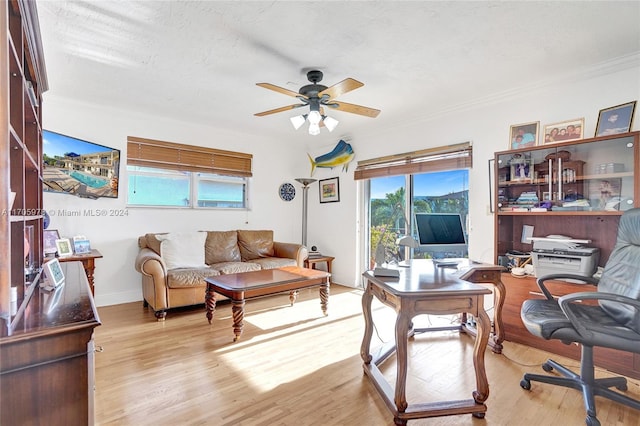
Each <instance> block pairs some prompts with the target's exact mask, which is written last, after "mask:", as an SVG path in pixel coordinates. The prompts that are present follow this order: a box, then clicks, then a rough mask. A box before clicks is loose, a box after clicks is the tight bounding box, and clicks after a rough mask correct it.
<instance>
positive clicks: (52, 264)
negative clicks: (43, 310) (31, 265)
mask: <svg viewBox="0 0 640 426" xmlns="http://www.w3.org/2000/svg"><path fill="white" fill-rule="evenodd" d="M43 268H44V274H45V279H44V281H43V283H44V284H45V287H46V288H52V289H53V288H56V287H59V286H60V285H62V283H64V272H62V267H61V266H60V262H59V261H58V259H51V260H49V261H48V262H46V263H45V264H44V265H43Z"/></svg>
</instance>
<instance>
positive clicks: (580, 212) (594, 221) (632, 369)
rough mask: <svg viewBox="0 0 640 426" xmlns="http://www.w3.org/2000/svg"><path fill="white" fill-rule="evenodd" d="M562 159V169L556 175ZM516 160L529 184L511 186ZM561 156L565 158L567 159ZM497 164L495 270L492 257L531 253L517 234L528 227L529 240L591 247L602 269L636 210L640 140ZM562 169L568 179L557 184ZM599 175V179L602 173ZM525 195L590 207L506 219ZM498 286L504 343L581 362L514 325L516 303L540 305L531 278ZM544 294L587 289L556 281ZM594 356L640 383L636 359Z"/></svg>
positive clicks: (605, 140)
mask: <svg viewBox="0 0 640 426" xmlns="http://www.w3.org/2000/svg"><path fill="white" fill-rule="evenodd" d="M560 154H561V155H562V156H564V157H565V160H566V161H565V162H564V163H560V165H559V167H557V165H558V162H557V157H558V156H559V155H560ZM514 156H516V158H518V160H519V159H521V158H527V159H529V160H528V161H530V164H531V167H532V168H533V175H532V176H531V177H530V179H524V180H520V181H511V180H510V179H509V178H510V164H509V159H510V158H513V157H514ZM567 156H569V157H570V158H569V159H567V158H566V157H567ZM549 160H551V161H549ZM495 164H496V166H495V169H494V176H495V188H496V190H495V198H494V200H495V205H494V211H495V212H496V213H495V223H494V225H495V227H494V230H495V240H494V247H495V249H496V250H495V259H494V261H495V262H498V256H504V255H505V254H506V253H507V252H509V251H512V250H517V251H520V252H529V251H531V249H532V245H531V244H527V243H523V242H522V241H521V236H522V229H523V226H524V225H529V226H533V227H534V235H533V236H536V237H543V236H547V235H553V234H555V235H567V236H570V237H572V238H578V239H588V240H591V243H590V244H588V245H589V246H593V247H598V248H599V249H600V259H599V266H604V265H605V263H606V262H607V259H609V256H610V255H611V251H612V250H613V246H614V245H615V242H616V236H617V229H618V222H619V221H620V216H621V215H622V214H623V212H624V210H626V209H629V208H633V207H640V170H638V165H639V164H640V132H630V133H624V134H618V135H611V136H606V137H599V138H591V139H583V140H579V141H573V142H563V143H558V144H552V145H543V146H539V147H535V148H530V149H519V150H514V151H502V152H497V153H496V154H495ZM603 165H604V166H608V165H615V166H611V167H610V168H613V169H616V168H617V169H618V170H614V171H608V170H606V167H602V166H603ZM556 167H557V168H556ZM565 169H568V170H571V171H570V172H568V175H567V174H565V176H563V173H562V172H563V171H564V170H565ZM603 169H605V172H604V173H603V172H601V171H602V170H603ZM620 169H621V170H620ZM549 170H551V173H549ZM558 177H560V180H563V182H562V186H559V185H558ZM603 182H606V183H607V184H608V185H609V184H611V183H614V193H612V194H606V193H602V194H599V193H598V191H599V190H600V189H601V188H603V187H604V186H603ZM524 191H526V192H529V193H535V194H536V196H537V198H538V200H539V201H542V200H544V196H545V193H550V195H549V199H550V200H549V201H551V203H552V205H553V206H554V207H556V206H557V207H560V208H562V207H563V205H564V202H565V201H566V198H565V197H566V194H568V193H569V194H575V195H576V196H577V198H579V197H580V196H582V197H584V198H585V199H587V200H588V202H589V205H588V206H586V207H579V208H576V209H575V210H549V211H509V208H510V207H505V206H509V203H510V202H513V201H514V200H517V199H518V197H519V196H520V194H521V193H522V192H524ZM554 193H555V195H554ZM614 196H615V197H619V198H620V199H621V202H620V203H618V204H617V205H613V206H607V202H608V201H611V200H613V201H615V200H614V199H613V198H612V197H614ZM599 197H601V198H602V199H600V198H599ZM557 207H556V208H557ZM502 282H503V283H504V285H505V288H506V297H505V304H504V307H503V310H502V313H503V320H504V331H505V340H509V341H512V342H517V343H521V344H525V345H529V346H532V347H536V348H540V349H543V350H546V351H549V352H552V353H557V354H560V355H563V356H567V357H571V358H574V359H579V358H580V350H579V347H578V346H576V345H564V344H562V343H561V342H559V341H549V340H543V339H540V338H538V337H535V336H533V335H531V333H529V332H528V330H527V329H526V328H525V327H524V324H523V323H522V321H521V319H520V309H521V307H522V303H523V302H524V301H525V300H526V299H531V298H536V297H539V298H542V297H544V296H542V295H541V294H540V290H539V288H538V286H537V284H536V282H535V278H534V277H525V278H517V277H514V276H512V275H511V274H510V273H503V274H502ZM592 288H593V287H592ZM550 290H551V291H552V294H554V296H558V297H560V296H563V295H565V294H568V293H572V292H576V291H589V289H588V288H585V287H580V286H578V285H576V284H571V283H567V282H561V281H558V282H555V283H553V284H551V285H550ZM594 356H595V362H596V365H597V366H599V367H602V368H606V369H608V370H611V371H613V372H615V373H618V374H623V375H626V376H629V377H634V378H636V379H638V378H640V355H638V354H631V353H625V352H620V351H615V350H610V349H602V348H597V349H596V350H595V355H594Z"/></svg>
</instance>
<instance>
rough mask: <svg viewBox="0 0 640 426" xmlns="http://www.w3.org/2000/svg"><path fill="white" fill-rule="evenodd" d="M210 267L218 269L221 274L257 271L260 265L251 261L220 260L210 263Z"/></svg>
mask: <svg viewBox="0 0 640 426" xmlns="http://www.w3.org/2000/svg"><path fill="white" fill-rule="evenodd" d="M211 268H213V269H216V270H217V271H220V273H221V274H223V275H225V274H238V273H240V272H251V271H259V270H260V265H258V264H257V263H252V262H220V263H214V264H213V265H211Z"/></svg>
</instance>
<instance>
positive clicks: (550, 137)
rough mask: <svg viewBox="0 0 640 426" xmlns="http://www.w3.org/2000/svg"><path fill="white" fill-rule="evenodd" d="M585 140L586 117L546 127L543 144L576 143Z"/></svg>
mask: <svg viewBox="0 0 640 426" xmlns="http://www.w3.org/2000/svg"><path fill="white" fill-rule="evenodd" d="M583 138H584V117H583V118H575V119H573V120H567V121H561V122H559V123H552V124H547V125H545V126H544V136H543V138H542V144H543V145H548V144H552V143H558V142H567V141H575V140H579V139H583Z"/></svg>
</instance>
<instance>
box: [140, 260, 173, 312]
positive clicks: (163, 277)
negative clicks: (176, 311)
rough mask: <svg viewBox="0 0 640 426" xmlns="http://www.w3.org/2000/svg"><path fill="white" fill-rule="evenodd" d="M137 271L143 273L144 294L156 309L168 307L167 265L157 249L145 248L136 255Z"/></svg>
mask: <svg viewBox="0 0 640 426" xmlns="http://www.w3.org/2000/svg"><path fill="white" fill-rule="evenodd" d="M135 268H136V271H138V272H140V273H141V274H142V296H143V298H144V300H146V301H147V303H149V304H150V305H151V307H152V308H153V309H154V311H161V310H163V309H167V308H168V307H169V305H168V299H167V265H166V264H165V263H164V260H162V257H160V255H159V254H158V253H156V252H155V251H153V250H151V249H148V248H143V249H140V251H139V252H138V255H137V256H136V263H135Z"/></svg>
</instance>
